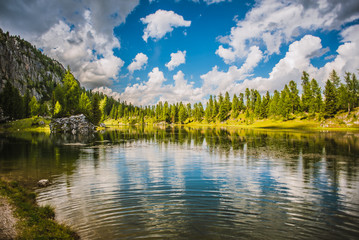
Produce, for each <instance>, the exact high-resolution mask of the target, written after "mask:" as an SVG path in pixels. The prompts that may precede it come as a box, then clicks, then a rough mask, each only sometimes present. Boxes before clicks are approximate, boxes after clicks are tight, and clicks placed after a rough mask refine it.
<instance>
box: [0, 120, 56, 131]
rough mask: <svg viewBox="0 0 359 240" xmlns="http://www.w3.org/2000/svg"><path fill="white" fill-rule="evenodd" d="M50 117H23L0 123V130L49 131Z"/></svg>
mask: <svg viewBox="0 0 359 240" xmlns="http://www.w3.org/2000/svg"><path fill="white" fill-rule="evenodd" d="M50 121H51V120H50V119H47V118H43V117H32V118H24V119H20V120H16V121H11V122H7V123H3V124H0V132H17V131H26V132H45V133H50V127H49V123H50Z"/></svg>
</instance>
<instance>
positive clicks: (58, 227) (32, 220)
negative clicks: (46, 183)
mask: <svg viewBox="0 0 359 240" xmlns="http://www.w3.org/2000/svg"><path fill="white" fill-rule="evenodd" d="M0 219H1V221H0V239H17V238H19V239H79V238H80V237H79V235H78V234H77V233H76V232H75V231H74V230H72V229H71V228H70V227H69V226H67V225H65V224H62V223H59V222H57V221H56V220H55V212H54V209H53V208H52V207H51V206H48V205H47V206H39V205H38V204H37V202H36V194H35V193H34V192H32V191H31V190H29V189H28V188H25V187H24V186H22V185H21V184H19V183H18V182H15V181H8V180H7V179H4V178H2V177H1V178H0Z"/></svg>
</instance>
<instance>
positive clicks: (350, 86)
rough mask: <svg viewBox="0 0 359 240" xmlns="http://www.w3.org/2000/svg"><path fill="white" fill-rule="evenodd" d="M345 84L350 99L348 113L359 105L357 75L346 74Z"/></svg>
mask: <svg viewBox="0 0 359 240" xmlns="http://www.w3.org/2000/svg"><path fill="white" fill-rule="evenodd" d="M344 79H345V82H346V84H347V94H348V96H347V98H348V113H350V111H351V110H352V109H353V108H355V107H357V106H358V105H357V104H358V92H359V82H358V80H357V78H356V76H355V74H351V73H348V72H346V73H345V77H344Z"/></svg>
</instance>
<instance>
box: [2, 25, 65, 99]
mask: <svg viewBox="0 0 359 240" xmlns="http://www.w3.org/2000/svg"><path fill="white" fill-rule="evenodd" d="M64 74H65V69H64V67H63V66H62V65H61V64H60V63H59V62H57V61H56V60H53V59H51V58H49V57H47V56H46V55H44V54H43V53H42V52H41V51H40V50H38V49H36V47H34V46H32V45H31V44H30V43H29V42H27V41H25V40H23V39H21V38H20V37H18V36H10V35H9V33H8V32H7V33H4V32H3V31H2V30H1V29H0V92H1V91H2V90H3V88H4V87H5V84H6V82H7V81H10V83H11V84H12V85H13V86H14V87H15V88H17V89H19V91H20V94H21V95H24V94H25V92H26V90H27V89H29V91H30V95H31V96H35V97H36V98H37V99H38V100H39V99H44V100H48V99H49V98H50V96H51V92H52V90H53V89H54V88H55V86H56V84H59V83H60V82H61V79H62V78H63V76H64Z"/></svg>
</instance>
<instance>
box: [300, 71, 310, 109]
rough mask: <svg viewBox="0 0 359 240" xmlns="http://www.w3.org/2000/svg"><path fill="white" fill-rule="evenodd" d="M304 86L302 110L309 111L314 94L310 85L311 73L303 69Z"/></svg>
mask: <svg viewBox="0 0 359 240" xmlns="http://www.w3.org/2000/svg"><path fill="white" fill-rule="evenodd" d="M302 87H303V92H302V104H301V105H302V110H303V111H304V112H308V111H309V106H310V104H311V101H312V100H313V94H312V91H311V87H310V82H309V74H308V73H307V72H306V71H303V75H302Z"/></svg>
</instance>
